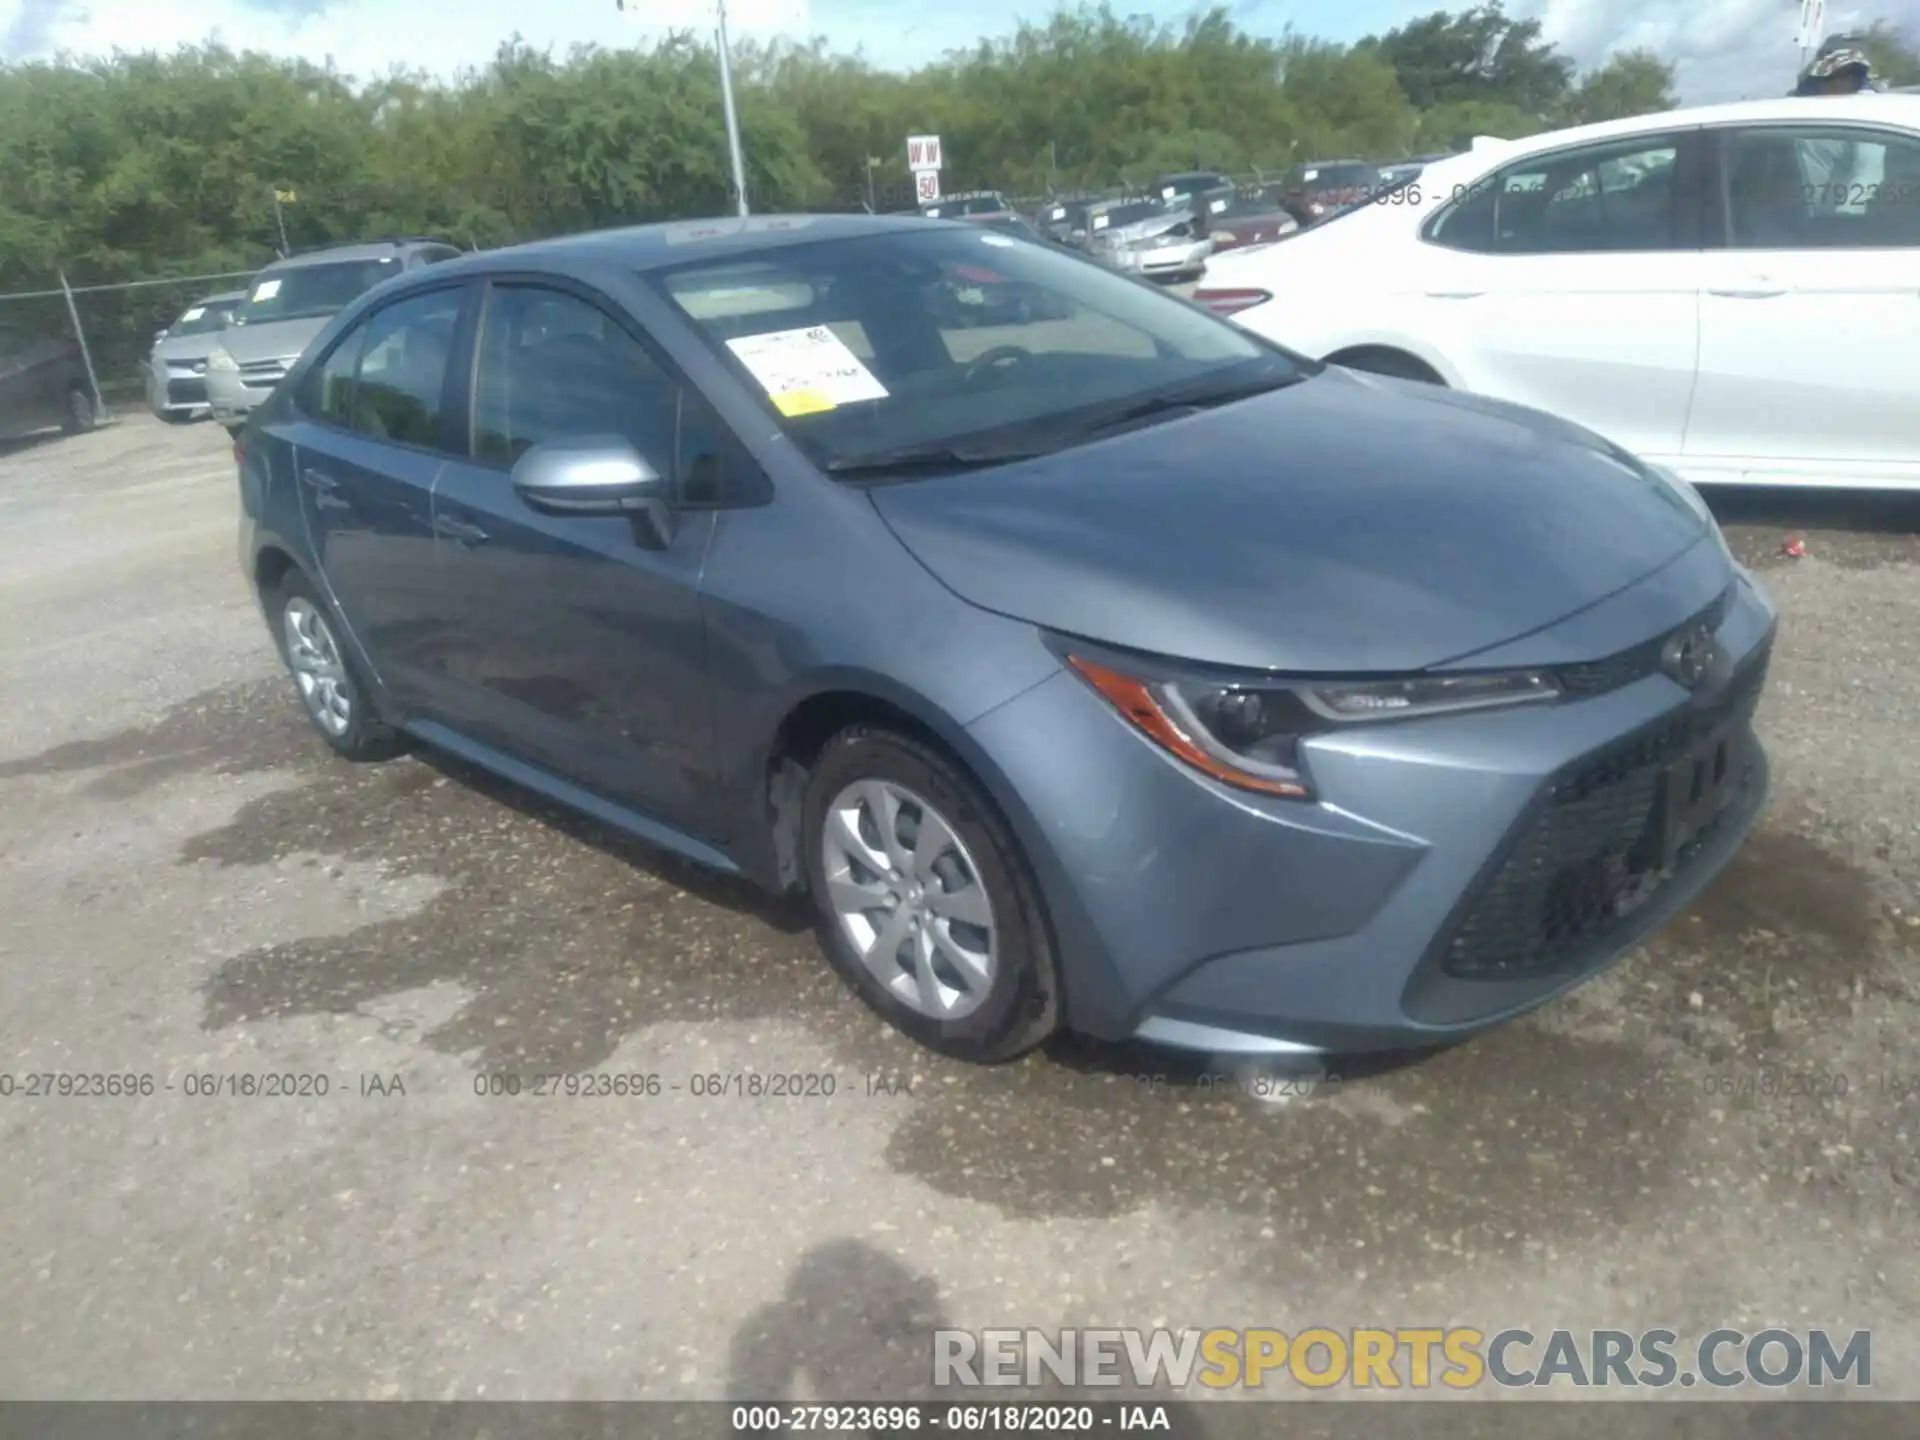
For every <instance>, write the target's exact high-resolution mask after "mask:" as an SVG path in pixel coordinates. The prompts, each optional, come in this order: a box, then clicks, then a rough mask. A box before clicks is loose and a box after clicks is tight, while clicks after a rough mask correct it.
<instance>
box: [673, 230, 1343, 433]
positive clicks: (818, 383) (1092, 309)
mask: <svg viewBox="0 0 1920 1440" xmlns="http://www.w3.org/2000/svg"><path fill="white" fill-rule="evenodd" d="M649 278H650V279H651V280H652V281H653V283H654V284H655V285H656V286H657V287H658V288H659V289H660V290H661V291H662V292H663V293H664V294H665V296H666V298H667V299H668V300H669V301H670V302H671V303H672V304H673V305H674V306H675V307H676V308H677V309H678V310H679V311H680V313H681V314H682V315H683V316H685V317H686V319H687V320H688V321H689V323H690V324H691V325H692V326H693V328H694V329H695V330H696V331H697V332H698V333H699V335H700V337H701V338H702V339H703V340H705V341H706V342H707V344H708V345H709V346H711V347H712V348H713V349H714V350H715V351H716V352H717V353H718V354H719V355H720V356H721V358H722V359H723V360H725V361H726V362H727V363H728V364H729V365H730V366H731V367H732V368H733V369H734V372H735V374H736V375H738V376H739V377H740V378H741V380H742V381H743V383H745V384H746V385H748V386H749V388H750V389H752V390H754V391H756V392H758V393H759V394H760V395H761V396H763V397H764V399H765V401H766V403H767V404H768V405H769V406H770V407H771V408H772V410H773V411H774V412H775V414H777V415H778V416H779V417H780V420H781V424H782V425H783V427H784V428H785V429H786V431H787V433H788V434H789V435H791V436H792V437H793V439H794V440H795V442H796V443H797V444H798V445H799V446H800V447H801V448H802V449H803V450H804V451H806V452H807V454H808V455H809V456H810V457H811V458H812V459H813V460H814V461H815V463H816V464H818V465H821V466H822V467H823V468H826V469H828V470H829V471H849V470H853V469H856V468H859V466H861V465H863V464H864V463H866V462H867V461H869V460H871V459H872V458H873V457H874V456H875V455H877V454H880V453H886V452H893V451H896V450H899V449H902V448H907V449H912V448H925V447H935V446H944V447H958V448H959V449H960V450H966V451H975V450H977V448H978V447H980V446H983V445H990V446H1000V447H1005V446H1007V445H1015V446H1017V448H1019V449H1020V450H1022V451H1023V452H1025V453H1035V452H1044V451H1047V450H1055V449H1061V448H1066V447H1067V446H1070V445H1073V444H1078V443H1084V442H1085V441H1087V440H1089V439H1092V438H1096V436H1097V435H1098V434H1099V433H1103V431H1102V428H1101V427H1102V426H1103V425H1105V424H1106V423H1108V422H1109V421H1111V420H1113V418H1114V417H1115V415H1116V414H1118V413H1119V412H1126V411H1131V410H1133V409H1135V408H1137V407H1143V406H1144V407H1145V409H1144V410H1143V411H1142V414H1143V415H1148V414H1157V413H1158V412H1159V411H1160V410H1164V411H1165V412H1166V413H1169V414H1172V413H1184V412H1185V409H1186V408H1190V407H1183V406H1182V405H1181V404H1179V403H1177V402H1178V401H1181V400H1185V399H1188V398H1191V399H1192V401H1193V403H1194V404H1196V405H1204V404H1208V403H1225V397H1227V396H1229V395H1234V394H1247V393H1252V392H1254V391H1257V390H1260V389H1271V388H1276V387H1277V386H1279V385H1281V384H1286V383H1290V382H1291V381H1292V380H1295V379H1299V378H1301V377H1302V376H1304V375H1306V374H1309V373H1312V371H1313V367H1312V366H1311V364H1310V362H1307V361H1303V360H1300V359H1298V358H1297V357H1294V356H1291V355H1288V354H1286V353H1285V352H1283V351H1279V350H1276V349H1275V348H1273V347H1271V346H1268V345H1266V344H1264V343H1263V342H1261V341H1259V340H1257V339H1256V338H1255V337H1253V336H1251V335H1249V334H1248V333H1247V332H1245V331H1243V330H1240V329H1238V328H1237V327H1235V326H1232V325H1229V324H1227V323H1226V322H1224V321H1222V320H1219V319H1216V318H1215V317H1213V316H1211V315H1209V314H1207V313H1205V312H1203V311H1198V310H1195V309H1193V308H1192V307H1190V306H1187V305H1184V304H1182V303H1181V302H1180V301H1178V300H1174V299H1171V298H1169V297H1167V296H1165V295H1163V294H1161V293H1159V292H1158V291H1155V290H1153V289H1151V288H1150V287H1147V286H1144V285H1142V284H1140V283H1138V282H1136V281H1133V280H1129V279H1126V278H1124V277H1123V276H1120V275H1118V274H1115V273H1113V272H1112V271H1110V270H1107V269H1106V268H1105V267H1102V266H1098V265H1092V264H1089V263H1087V262H1086V261H1085V260H1083V259H1080V258H1078V257H1076V256H1073V255H1069V254H1065V253H1062V252H1061V251H1060V250H1059V249H1057V248H1055V247H1052V246H1047V245H1041V244H1034V243H1027V242H1022V241H1018V240H1015V239H1012V238H1011V237H1009V236H1006V235H1001V234H997V233H994V232H993V231H990V230H968V231H943V230H929V231H922V232H918V233H912V232H909V231H907V230H904V229H903V230H895V231H890V232H887V233H883V234H878V235H867V236H862V237H859V238H857V239H853V240H844V241H827V242H819V243H814V244H800V245H794V246H790V247H788V248H786V249H784V250H781V251H778V252H775V253H774V254H772V255H770V256H765V257H756V258H754V259H752V260H749V261H732V262H715V263H706V264H697V265H686V266H680V267H676V268H675V269H673V270H670V271H667V272H664V273H662V274H656V275H653V276H650V277H649ZM1161 400H1165V401H1167V403H1166V404H1165V405H1164V406H1162V405H1159V403H1158V402H1159V401H1161Z"/></svg>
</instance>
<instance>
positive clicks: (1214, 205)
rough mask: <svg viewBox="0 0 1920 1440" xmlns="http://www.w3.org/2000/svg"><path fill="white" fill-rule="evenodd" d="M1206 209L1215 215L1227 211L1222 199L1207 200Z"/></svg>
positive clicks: (1225, 203)
mask: <svg viewBox="0 0 1920 1440" xmlns="http://www.w3.org/2000/svg"><path fill="white" fill-rule="evenodd" d="M1207 209H1208V210H1210V211H1212V212H1213V213H1214V214H1215V215H1224V214H1226V213H1227V202H1226V201H1224V200H1212V201H1209V202H1208V203H1207Z"/></svg>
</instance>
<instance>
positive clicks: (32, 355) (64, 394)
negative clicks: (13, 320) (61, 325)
mask: <svg viewBox="0 0 1920 1440" xmlns="http://www.w3.org/2000/svg"><path fill="white" fill-rule="evenodd" d="M95 419H96V417H95V415H94V412H93V387H92V385H90V384H89V383H88V381H87V367H86V362H85V360H84V359H82V357H81V354H80V346H79V344H78V343H77V342H75V341H73V340H68V339H64V338H61V339H54V338H51V337H48V336H45V335H36V334H34V333H32V332H31V331H28V330H25V329H22V328H21V327H19V326H16V325H0V438H8V439H11V438H14V437H16V436H20V435H30V434H32V433H33V432H34V431H36V430H45V429H48V428H50V427H52V426H54V425H58V426H59V427H60V428H61V429H62V430H64V431H66V432H67V433H68V434H69V435H76V434H78V433H79V432H80V431H82V430H91V429H92V428H93V424H94V420H95Z"/></svg>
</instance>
